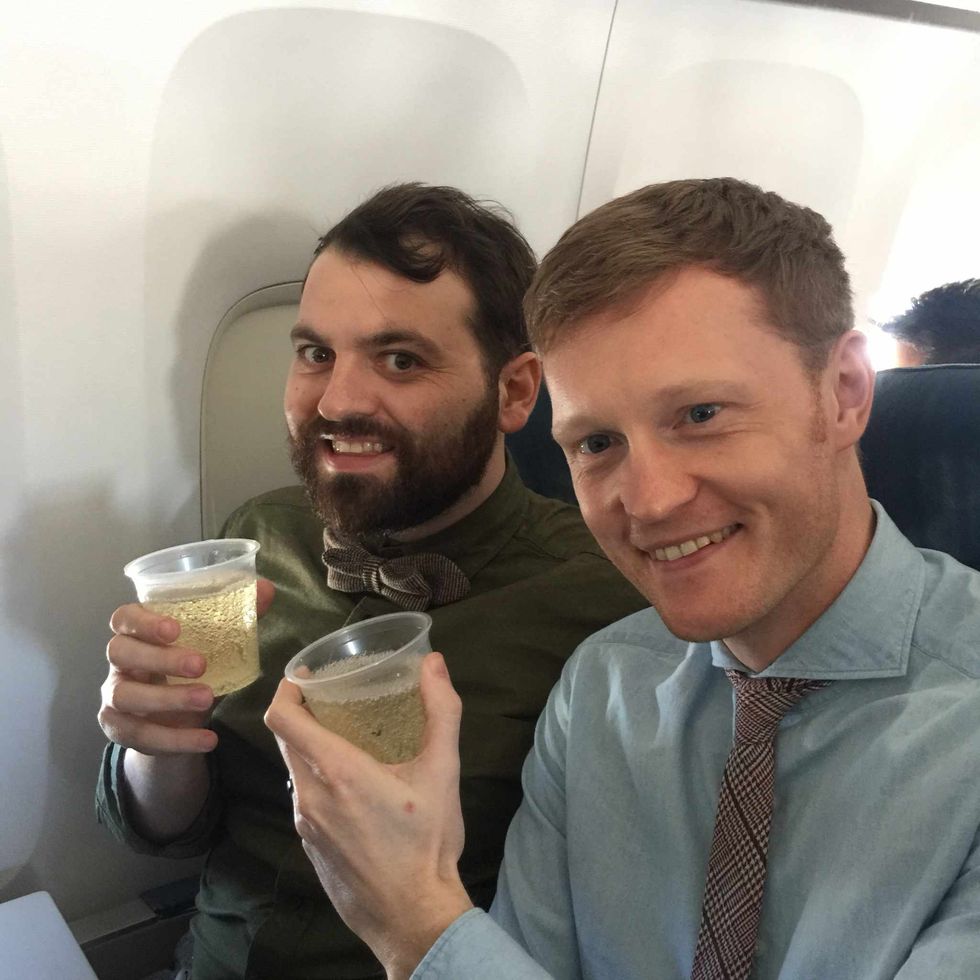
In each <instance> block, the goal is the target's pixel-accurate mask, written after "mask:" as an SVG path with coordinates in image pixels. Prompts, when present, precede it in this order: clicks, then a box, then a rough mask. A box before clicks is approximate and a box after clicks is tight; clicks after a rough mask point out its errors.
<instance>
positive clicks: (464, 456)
mask: <svg viewBox="0 0 980 980" xmlns="http://www.w3.org/2000/svg"><path fill="white" fill-rule="evenodd" d="M498 409H499V401H498V394H497V388H496V386H495V385H494V386H488V389H487V393H486V396H485V397H484V398H483V399H482V400H481V401H480V402H479V403H478V404H477V405H476V406H474V408H473V409H472V411H471V412H470V414H469V415H468V416H467V418H466V419H465V421H464V422H463V424H462V426H458V425H454V424H452V423H449V424H446V423H445V422H443V423H437V424H436V425H433V426H432V427H431V428H430V429H428V430H424V431H422V432H420V433H418V434H417V435H413V434H412V433H411V432H409V431H408V430H407V429H405V428H404V427H402V426H398V427H395V426H392V425H388V424H382V423H381V422H379V421H376V420H374V419H372V418H370V416H365V415H350V416H346V417H345V418H342V419H337V420H330V421H328V420H326V419H323V418H320V416H315V417H314V418H312V419H310V421H308V422H306V423H305V424H304V425H303V426H301V427H300V429H299V431H298V432H297V434H296V436H295V437H293V436H290V439H289V455H290V459H291V460H292V463H293V468H294V469H295V470H296V473H297V474H298V476H299V478H300V479H301V480H302V481H303V485H304V487H305V488H306V494H307V496H308V497H309V499H310V503H311V505H312V507H313V511H314V513H315V514H316V515H317V517H318V518H319V519H320V520H321V521H322V522H323V524H324V526H325V527H328V528H330V529H331V530H332V531H335V532H338V533H340V534H344V535H348V536H352V537H355V538H357V539H360V540H362V541H364V540H368V541H370V540H372V539H376V538H379V537H382V536H383V535H386V534H393V533H395V532H398V531H404V530H405V529H406V528H410V527H416V526H417V525H419V524H424V523H425V522H426V521H429V520H431V519H432V518H434V517H436V516H438V515H439V514H441V513H442V512H443V511H444V510H446V509H448V508H449V507H451V506H452V505H453V504H454V503H456V501H457V500H459V499H460V498H461V497H462V496H463V494H465V493H466V492H467V491H468V490H471V489H472V488H473V487H475V486H476V485H477V483H479V482H480V479H481V478H482V476H483V474H484V472H485V470H486V467H487V463H488V462H489V460H490V455H491V453H492V452H493V448H494V445H495V444H496V440H497V433H498V429H497V416H498ZM325 435H343V436H346V437H350V438H354V439H357V438H358V437H362V438H364V439H366V440H367V439H370V440H371V441H372V442H382V443H384V444H385V445H386V446H390V447H391V452H392V454H393V455H394V458H395V473H394V475H393V476H392V477H390V478H389V479H387V480H384V479H381V478H379V477H377V476H375V475H373V474H367V473H365V474H361V473H332V474H324V473H322V472H321V471H320V469H319V467H318V466H317V456H318V449H319V446H320V444H321V442H322V437H323V436H325Z"/></svg>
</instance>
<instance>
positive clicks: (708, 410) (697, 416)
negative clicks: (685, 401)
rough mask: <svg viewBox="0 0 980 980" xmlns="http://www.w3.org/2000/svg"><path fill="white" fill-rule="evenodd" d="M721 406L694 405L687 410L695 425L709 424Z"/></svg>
mask: <svg viewBox="0 0 980 980" xmlns="http://www.w3.org/2000/svg"><path fill="white" fill-rule="evenodd" d="M720 407H721V406H720V405H710V404H705V405H694V406H693V407H692V408H689V409H688V410H687V417H688V418H689V419H690V420H691V421H692V422H695V423H701V422H709V421H711V419H713V418H714V417H715V416H716V415H717V414H718V409H719V408H720Z"/></svg>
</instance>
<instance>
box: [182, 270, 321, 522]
mask: <svg viewBox="0 0 980 980" xmlns="http://www.w3.org/2000/svg"><path fill="white" fill-rule="evenodd" d="M301 288H302V287H301V284H300V283H288V284H285V285H281V286H270V287H269V288H267V289H261V290H259V291H258V292H256V293H253V294H252V295H251V296H246V297H245V299H243V300H242V301H241V302H240V303H236V304H235V306H234V307H233V308H232V309H231V310H230V311H229V313H228V315H227V316H226V317H225V319H224V321H223V322H222V323H221V325H220V326H219V328H218V332H217V333H216V334H215V338H214V342H213V344H212V345H211V352H210V354H209V355H208V365H207V370H206V372H205V378H204V402H203V411H202V413H201V518H202V523H203V536H204V537H205V538H212V537H216V536H217V534H218V531H219V530H220V529H221V525H222V524H223V523H224V521H225V519H226V518H227V517H228V515H229V514H230V513H231V512H232V511H233V510H234V509H235V508H236V507H238V506H239V505H240V504H243V503H244V502H245V501H246V500H249V499H250V498H251V497H254V496H255V495H256V494H259V493H262V492H263V491H265V490H272V489H275V488H276V487H282V486H286V485H287V484H293V483H296V482H298V481H297V479H296V476H295V474H294V473H293V469H292V467H291V466H290V463H289V453H288V450H287V448H286V424H285V421H284V419H283V414H282V397H283V391H284V390H285V385H286V374H287V372H288V370H289V362H290V358H291V355H292V346H291V344H290V342H289V331H290V330H292V328H293V327H294V326H295V325H296V313H297V310H298V308H299V307H298V300H299V294H300V290H301Z"/></svg>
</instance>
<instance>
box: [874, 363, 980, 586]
mask: <svg viewBox="0 0 980 980" xmlns="http://www.w3.org/2000/svg"><path fill="white" fill-rule="evenodd" d="M861 452H862V454H863V457H864V459H863V466H864V474H865V477H866V479H867V483H868V493H869V494H870V495H871V496H872V497H874V498H875V499H876V500H879V501H881V503H882V504H883V505H884V507H885V510H887V511H888V513H889V515H890V516H891V517H892V519H893V520H894V521H895V523H896V524H897V525H898V526H899V528H901V530H902V532H903V533H904V534H905V535H906V536H907V537H908V538H909V540H910V541H911V542H912V543H913V544H915V545H917V546H918V547H920V548H934V549H936V550H938V551H945V552H948V553H949V554H951V555H953V556H954V557H955V558H957V559H959V560H960V561H961V562H963V563H964V564H966V565H971V566H972V567H973V568H978V569H980V364H938V365H929V366H925V367H915V368H893V369H892V370H889V371H881V372H879V374H878V377H877V380H876V382H875V397H874V405H873V407H872V410H871V420H870V422H869V423H868V428H867V431H866V432H865V434H864V437H863V438H862V439H861Z"/></svg>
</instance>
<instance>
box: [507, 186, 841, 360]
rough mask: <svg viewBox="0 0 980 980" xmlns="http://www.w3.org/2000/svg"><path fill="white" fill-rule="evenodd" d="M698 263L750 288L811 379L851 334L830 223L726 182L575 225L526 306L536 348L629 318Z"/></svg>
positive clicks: (630, 199) (660, 194) (667, 190)
mask: <svg viewBox="0 0 980 980" xmlns="http://www.w3.org/2000/svg"><path fill="white" fill-rule="evenodd" d="M692 265H697V266H702V267H704V268H708V269H711V270H713V271H715V272H718V273H721V274H723V275H726V276H731V277H733V278H734V279H737V280H739V281H740V282H742V283H745V284H746V285H751V286H755V287H756V288H757V289H758V290H759V293H760V294H761V296H762V299H763V300H764V302H765V304H766V307H767V312H768V318H769V320H770V321H771V322H772V325H773V327H775V328H776V330H777V331H778V332H779V333H780V334H781V335H782V336H784V337H785V338H786V339H787V340H790V341H792V342H793V343H794V344H796V345H797V346H798V348H799V349H800V356H801V358H802V361H803V365H804V367H805V368H806V369H807V370H808V371H809V372H811V373H816V372H817V371H819V370H820V369H821V368H823V367H824V366H825V364H826V362H827V356H828V354H829V352H830V348H831V347H832V346H833V344H834V342H835V341H836V340H837V338H838V337H840V336H841V335H842V334H844V333H846V332H847V331H848V330H850V329H851V326H852V324H853V311H852V307H851V289H850V282H849V279H848V276H847V272H846V270H845V269H844V256H843V255H842V254H841V251H840V249H839V248H838V247H837V245H836V244H835V243H834V240H833V238H832V237H831V228H830V225H829V224H828V223H827V221H826V220H825V219H824V218H823V217H821V216H820V215H819V214H817V213H816V212H815V211H811V210H810V209H809V208H805V207H801V206H800V205H798V204H792V203H790V202H789V201H786V200H784V199H783V198H781V197H779V196H778V195H777V194H773V193H769V192H766V191H763V190H761V189H760V188H758V187H756V186H755V185H753V184H747V183H744V182H742V181H740V180H735V179H733V178H731V177H721V178H711V179H707V180H673V181H669V182H667V183H663V184H651V185H650V186H648V187H643V188H641V189H640V190H638V191H634V192H633V193H631V194H627V195H625V196H624V197H620V198H617V199H616V200H614V201H610V202H609V203H608V204H604V205H602V207H600V208H598V209H596V210H595V211H593V212H592V213H591V214H588V215H586V216H585V217H584V218H582V219H581V220H579V221H577V222H576V223H575V224H574V225H572V227H571V228H569V229H568V231H566V232H565V234H564V235H562V237H561V238H560V239H559V241H558V244H557V245H555V247H554V248H553V249H552V250H551V251H550V252H549V253H548V254H547V255H546V256H545V257H544V259H543V260H542V261H541V266H540V268H539V270H538V273H537V275H536V276H535V278H534V282H533V283H532V284H531V288H530V290H529V291H528V294H527V296H526V297H525V300H524V310H525V313H526V315H527V320H528V326H529V328H530V333H531V339H532V341H533V343H534V345H535V347H536V348H537V349H538V350H539V351H542V352H545V351H547V350H548V348H549V347H551V346H553V345H554V344H555V343H556V342H557V341H558V340H559V339H560V337H561V335H562V334H563V333H564V332H567V331H569V330H571V329H574V327H575V323H576V321H578V320H580V319H581V318H582V317H585V316H590V315H592V314H596V313H601V312H606V311H609V310H612V309H614V308H616V307H620V306H622V307H623V308H624V310H626V309H628V307H629V304H630V303H632V302H636V301H637V300H638V299H639V297H640V294H642V293H643V292H645V290H646V289H647V288H648V287H649V286H650V285H651V284H652V283H654V282H655V281H656V280H658V279H661V278H662V277H664V276H667V275H669V274H671V273H673V272H676V271H679V270H680V269H681V268H683V267H685V266H692Z"/></svg>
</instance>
